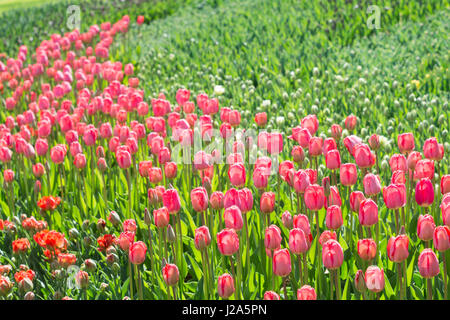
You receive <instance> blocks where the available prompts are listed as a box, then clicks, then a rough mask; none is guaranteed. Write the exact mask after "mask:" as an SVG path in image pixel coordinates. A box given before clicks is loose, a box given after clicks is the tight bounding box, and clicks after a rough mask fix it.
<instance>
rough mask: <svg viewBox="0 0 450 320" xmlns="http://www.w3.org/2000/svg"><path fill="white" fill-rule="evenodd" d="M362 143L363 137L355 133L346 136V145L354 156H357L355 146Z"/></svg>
mask: <svg viewBox="0 0 450 320" xmlns="http://www.w3.org/2000/svg"><path fill="white" fill-rule="evenodd" d="M361 143H362V139H361V138H360V137H357V136H355V135H351V136H347V137H345V138H344V146H345V148H346V149H347V151H348V152H349V153H350V154H351V155H352V156H355V147H356V146H357V145H359V144H361Z"/></svg>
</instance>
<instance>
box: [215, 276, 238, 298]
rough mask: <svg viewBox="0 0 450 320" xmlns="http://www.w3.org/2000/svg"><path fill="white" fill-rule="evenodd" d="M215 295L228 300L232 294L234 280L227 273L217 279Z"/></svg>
mask: <svg viewBox="0 0 450 320" xmlns="http://www.w3.org/2000/svg"><path fill="white" fill-rule="evenodd" d="M217 293H218V294H219V296H220V297H221V298H222V299H228V298H229V297H231V295H232V294H233V293H234V280H233V277H232V276H231V275H229V274H228V273H225V274H223V275H221V276H219V277H218V279H217Z"/></svg>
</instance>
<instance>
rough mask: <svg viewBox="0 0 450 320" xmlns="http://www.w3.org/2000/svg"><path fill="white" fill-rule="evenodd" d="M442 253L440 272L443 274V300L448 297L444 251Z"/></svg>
mask: <svg viewBox="0 0 450 320" xmlns="http://www.w3.org/2000/svg"><path fill="white" fill-rule="evenodd" d="M441 255H442V261H443V265H442V266H443V270H442V274H443V280H444V300H447V297H448V287H447V285H448V283H447V261H446V260H447V259H446V257H445V251H444V252H441Z"/></svg>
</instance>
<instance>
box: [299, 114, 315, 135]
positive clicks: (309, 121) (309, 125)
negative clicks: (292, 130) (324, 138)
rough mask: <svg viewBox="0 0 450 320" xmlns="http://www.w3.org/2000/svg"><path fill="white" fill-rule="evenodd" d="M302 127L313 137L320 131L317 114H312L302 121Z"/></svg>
mask: <svg viewBox="0 0 450 320" xmlns="http://www.w3.org/2000/svg"><path fill="white" fill-rule="evenodd" d="M301 126H302V128H305V129H308V131H309V132H310V133H311V135H314V134H316V132H317V130H318V129H319V120H317V116H316V115H315V114H310V115H307V116H306V117H304V118H303V119H302V121H301Z"/></svg>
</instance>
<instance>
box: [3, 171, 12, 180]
mask: <svg viewBox="0 0 450 320" xmlns="http://www.w3.org/2000/svg"><path fill="white" fill-rule="evenodd" d="M3 178H4V179H5V182H6V183H11V182H13V181H14V171H12V170H11V169H6V170H5V171H4V172H3Z"/></svg>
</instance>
